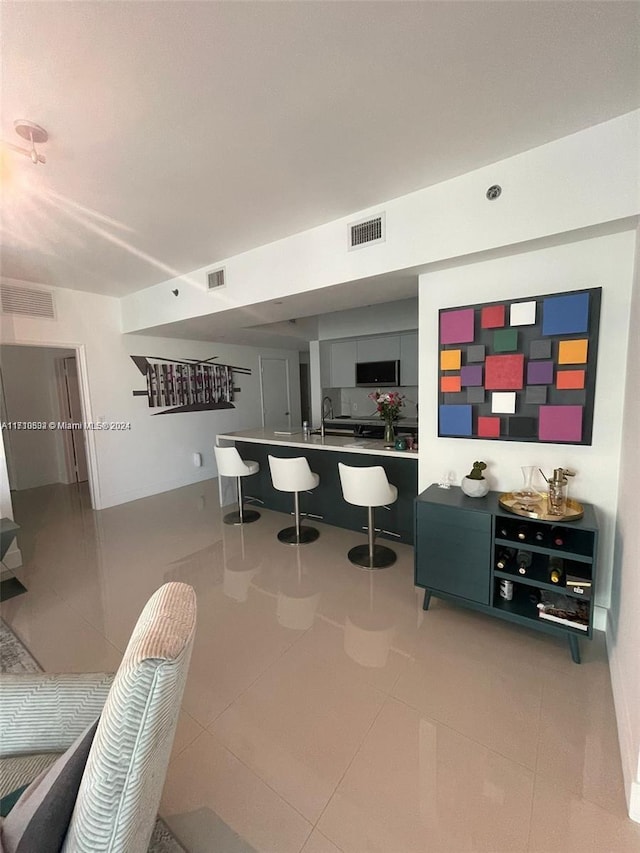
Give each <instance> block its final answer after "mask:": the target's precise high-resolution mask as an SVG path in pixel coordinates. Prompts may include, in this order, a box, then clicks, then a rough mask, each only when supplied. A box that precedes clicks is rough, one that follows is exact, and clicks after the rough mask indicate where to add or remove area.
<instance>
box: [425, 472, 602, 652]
mask: <svg viewBox="0 0 640 853" xmlns="http://www.w3.org/2000/svg"><path fill="white" fill-rule="evenodd" d="M499 497H500V493H499V492H489V494H488V495H487V496H486V497H484V498H469V497H467V496H466V495H465V494H463V492H462V491H461V490H460V489H459V488H455V487H454V488H451V489H440V488H438V486H435V485H434V486H430V487H429V488H428V489H427V490H426V491H425V492H422V494H420V495H418V497H417V498H416V501H415V516H414V518H415V584H416V586H419V587H422V588H423V589H424V591H425V595H424V609H425V610H427V609H428V608H429V602H430V599H431V596H432V595H434V596H436V597H438V598H445V599H448V600H450V601H455V602H457V603H459V604H462V605H464V606H466V607H472V608H474V609H475V610H480V611H482V612H483V613H487V614H489V615H491V616H496V617H498V618H500V619H505V620H507V621H509V622H514V623H516V624H519V625H526V626H527V627H529V628H535V629H536V630H539V631H543V632H545V633H547V634H553V635H554V636H562V637H565V638H566V639H567V640H568V642H569V647H570V649H571V655H572V657H573V660H574V661H575V662H576V663H579V662H580V649H579V645H578V638H579V637H587V638H588V639H590V638H591V637H592V635H593V615H594V601H593V595H594V593H595V589H596V555H597V544H598V525H597V521H596V516H595V511H594V509H593V507H591V506H589V505H587V504H585V505H584V516H583V518H582V519H580V520H578V521H574V522H566V523H564V524H563V522H562V521H559V522H553V523H552V522H548V521H539V520H537V519H530V518H525V517H521V516H518V515H514V514H512V513H509V512H506V511H505V510H503V509H502V507H501V506H500V504H499V502H498V498H499ZM518 552H526V555H527V565H526V566H524V567H523V569H524V571H523V572H522V573H521V572H520V566H519V565H518ZM505 555H506V557H507V559H506V562H505ZM558 565H560V567H561V572H560V576H559V578H557V577H556V581H555V582H554V581H552V580H551V572H552V570H553V568H554V567H556V566H558ZM505 582H506V584H507V586H508V587H509V593H508V597H505V595H503V594H501V586H504V584H505ZM503 592H504V590H503ZM550 595H551V596H554V597H555V596H559V597H560V600H562V602H563V603H562V607H563V608H564V607H565V605H566V608H567V610H566V611H562V610H560V609H559V608H558V607H557V606H556V604H555V602H554V604H553V607H554V608H556V609H553V610H550V611H549V610H548V609H547V608H548V602H549V600H550ZM557 600H558V599H557V598H556V601H557ZM578 600H580V604H579V605H578V604H577V602H578ZM545 602H546V603H545ZM565 612H566V614H568V615H564V614H565ZM572 612H579V614H580V615H579V617H576V618H575V620H574V619H573V617H572V616H571V613H572ZM542 613H544V615H542Z"/></svg>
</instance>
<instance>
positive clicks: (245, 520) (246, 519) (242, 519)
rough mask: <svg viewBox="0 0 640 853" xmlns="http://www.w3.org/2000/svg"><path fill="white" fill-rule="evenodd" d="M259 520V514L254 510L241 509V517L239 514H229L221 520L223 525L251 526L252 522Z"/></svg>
mask: <svg viewBox="0 0 640 853" xmlns="http://www.w3.org/2000/svg"><path fill="white" fill-rule="evenodd" d="M259 518H260V513H259V512H256V511H255V509H243V510H242V515H240V513H239V512H237V511H236V512H229V513H227V515H225V517H224V518H223V519H222V520H223V521H224V523H225V524H251V522H252V521H257V520H258V519H259Z"/></svg>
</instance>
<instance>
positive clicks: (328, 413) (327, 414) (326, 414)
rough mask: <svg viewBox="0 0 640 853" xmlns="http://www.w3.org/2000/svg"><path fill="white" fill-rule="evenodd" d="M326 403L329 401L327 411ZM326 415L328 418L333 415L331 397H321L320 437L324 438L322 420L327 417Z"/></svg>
mask: <svg viewBox="0 0 640 853" xmlns="http://www.w3.org/2000/svg"><path fill="white" fill-rule="evenodd" d="M327 403H329V407H328V411H327ZM327 417H329V418H332V417H333V400H332V399H331V397H323V398H322V413H321V420H320V435H321V437H322V438H324V421H325V418H327Z"/></svg>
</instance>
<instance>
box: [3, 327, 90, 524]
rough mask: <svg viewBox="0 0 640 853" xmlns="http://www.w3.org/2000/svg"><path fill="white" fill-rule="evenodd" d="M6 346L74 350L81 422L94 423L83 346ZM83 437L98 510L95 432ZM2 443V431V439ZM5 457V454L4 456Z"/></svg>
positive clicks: (54, 343)
mask: <svg viewBox="0 0 640 853" xmlns="http://www.w3.org/2000/svg"><path fill="white" fill-rule="evenodd" d="M7 345H8V346H15V347H45V348H46V349H65V350H74V351H75V357H76V367H77V369H78V390H79V392H80V407H81V409H82V420H83V421H84V422H86V423H94V422H95V420H96V419H95V418H94V416H93V412H92V409H91V394H90V389H89V371H88V369H87V354H86V348H85V345H84V344H79V343H77V342H75V341H74V342H73V343H71V342H70V343H61V342H60V341H30V340H26V341H25V340H12V341H7ZM82 433H83V436H84V447H85V451H86V456H87V473H88V483H89V495H90V497H91V508H92V509H100V508H101V505H102V504H101V500H100V477H99V467H98V455H97V451H96V439H95V430H91V429H86V430H82ZM2 440H3V441H4V430H3V439H2ZM5 455H6V454H5Z"/></svg>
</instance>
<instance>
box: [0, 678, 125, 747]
mask: <svg viewBox="0 0 640 853" xmlns="http://www.w3.org/2000/svg"><path fill="white" fill-rule="evenodd" d="M112 681H113V674H111V673H106V672H99V673H78V674H75V673H73V674H72V673H66V674H57V673H25V674H20V675H13V674H3V675H2V676H0V757H5V756H10V755H24V754H26V753H30V752H63V751H64V750H66V749H68V747H69V746H71V744H72V743H73V741H74V740H75V739H76V738H77V737H78V735H79V734H81V732H83V731H84V729H86V727H87V726H88V725H89V724H90V723H92V722H93V721H94V720H95V719H96V717H98V716H99V715H100V713H101V711H102V707H103V705H104V703H105V700H106V698H107V694H108V693H109V689H110V687H111V682H112Z"/></svg>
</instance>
